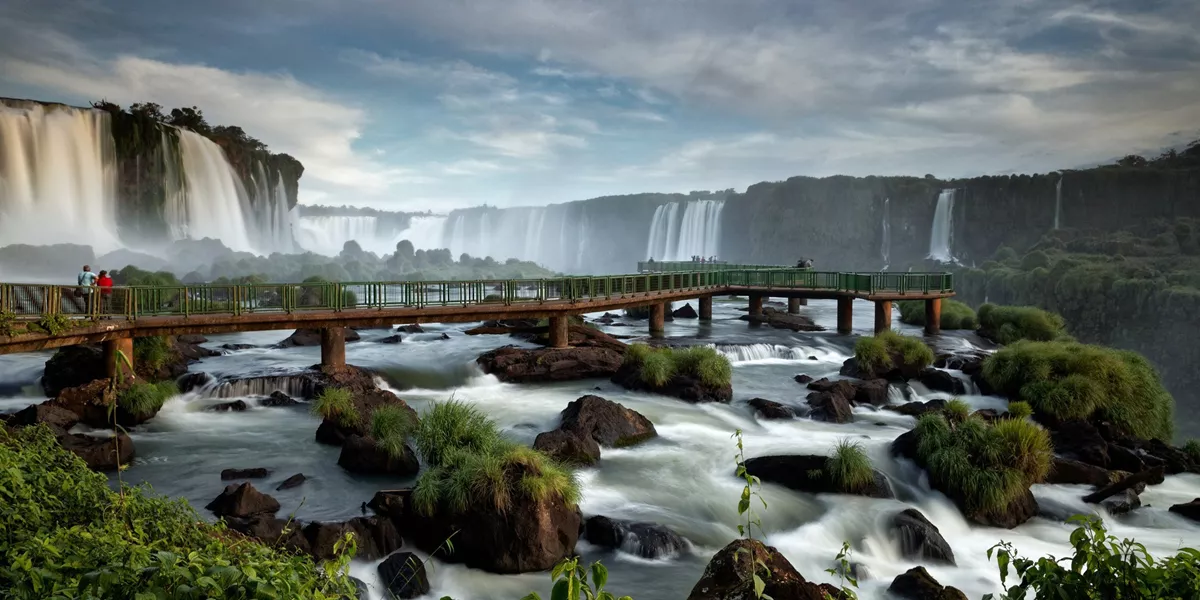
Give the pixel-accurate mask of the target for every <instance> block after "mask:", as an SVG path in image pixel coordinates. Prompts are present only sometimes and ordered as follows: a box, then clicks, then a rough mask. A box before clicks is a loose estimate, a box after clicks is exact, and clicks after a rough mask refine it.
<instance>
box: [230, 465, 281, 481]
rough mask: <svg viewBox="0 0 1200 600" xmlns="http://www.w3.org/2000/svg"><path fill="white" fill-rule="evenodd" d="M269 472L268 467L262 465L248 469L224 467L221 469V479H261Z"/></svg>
mask: <svg viewBox="0 0 1200 600" xmlns="http://www.w3.org/2000/svg"><path fill="white" fill-rule="evenodd" d="M270 474H271V470H270V469H264V468H262V467H252V468H249V469H225V470H223V471H221V480H222V481H228V480H230V479H262V478H263V477H267V476H268V475H270Z"/></svg>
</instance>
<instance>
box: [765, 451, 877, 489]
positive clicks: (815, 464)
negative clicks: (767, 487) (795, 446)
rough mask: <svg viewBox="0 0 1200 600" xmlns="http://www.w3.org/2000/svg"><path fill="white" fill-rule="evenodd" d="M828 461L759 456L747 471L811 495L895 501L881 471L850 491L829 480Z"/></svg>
mask: <svg viewBox="0 0 1200 600" xmlns="http://www.w3.org/2000/svg"><path fill="white" fill-rule="evenodd" d="M828 460H829V457H826V456H819V455H811V454H784V455H776V456H758V457H755V458H750V459H747V460H746V463H745V464H746V471H747V472H748V473H750V474H751V475H754V476H756V477H758V478H759V479H761V480H763V481H765V482H770V483H777V484H779V485H782V486H784V487H787V488H790V489H793V490H796V491H799V492H807V493H810V494H852V495H856V496H866V497H868V498H894V497H895V494H894V493H893V492H892V486H891V483H889V482H888V479H887V477H886V476H884V474H883V473H880V472H879V471H874V473H875V478H874V480H873V481H872V482H871V483H869V484H867V485H866V486H864V487H863V488H861V489H847V488H845V487H843V486H842V485H841V484H840V483H839V482H837V481H835V480H834V479H833V478H832V477H830V476H829V474H828V473H827V469H826V464H827V461H828Z"/></svg>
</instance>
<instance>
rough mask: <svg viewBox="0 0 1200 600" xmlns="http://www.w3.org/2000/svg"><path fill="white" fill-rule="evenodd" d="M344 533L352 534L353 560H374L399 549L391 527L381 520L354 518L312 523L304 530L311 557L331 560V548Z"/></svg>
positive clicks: (399, 543) (385, 519) (373, 517)
mask: <svg viewBox="0 0 1200 600" xmlns="http://www.w3.org/2000/svg"><path fill="white" fill-rule="evenodd" d="M347 532H352V533H354V536H355V538H356V540H357V545H358V552H357V553H356V554H355V555H354V557H355V558H356V559H361V560H378V559H379V558H382V557H384V556H386V555H388V554H391V553H392V552H395V551H396V550H398V549H399V548H400V546H401V545H402V542H401V539H400V532H399V530H398V529H396V525H395V523H393V522H392V520H391V519H388V518H384V517H378V516H372V517H355V518H353V519H350V520H349V521H345V522H343V523H319V522H312V523H309V524H308V525H306V526H305V527H304V537H305V538H307V539H308V543H309V545H310V546H311V548H312V557H313V558H314V559H316V560H318V561H320V560H328V559H330V558H333V557H334V556H335V553H334V546H335V545H336V544H337V542H338V541H340V540H341V539H342V537H343V536H344V535H345V534H346V533H347Z"/></svg>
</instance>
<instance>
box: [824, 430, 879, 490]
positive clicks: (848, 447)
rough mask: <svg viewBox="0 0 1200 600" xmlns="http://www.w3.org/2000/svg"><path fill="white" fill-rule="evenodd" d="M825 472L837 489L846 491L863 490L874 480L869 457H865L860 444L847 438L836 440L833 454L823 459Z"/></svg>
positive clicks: (865, 454)
mask: <svg viewBox="0 0 1200 600" xmlns="http://www.w3.org/2000/svg"><path fill="white" fill-rule="evenodd" d="M825 472H826V473H827V474H828V475H829V478H830V479H831V480H833V482H834V483H835V484H837V486H838V488H839V489H841V490H843V491H846V492H860V491H863V490H865V489H867V488H868V487H869V486H870V485H871V484H872V483H873V482H874V481H875V471H874V469H872V468H871V459H870V458H867V453H866V452H864V451H863V448H862V445H861V444H859V443H858V442H852V441H850V440H847V439H843V440H840V441H838V443H837V446H835V447H834V450H833V456H830V457H829V458H828V459H827V460H826V461H825Z"/></svg>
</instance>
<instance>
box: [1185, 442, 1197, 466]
mask: <svg viewBox="0 0 1200 600" xmlns="http://www.w3.org/2000/svg"><path fill="white" fill-rule="evenodd" d="M1183 451H1184V452H1187V455H1188V456H1189V457H1191V459H1192V462H1194V463H1196V464H1198V465H1200V440H1188V441H1187V443H1186V444H1184V445H1183Z"/></svg>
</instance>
